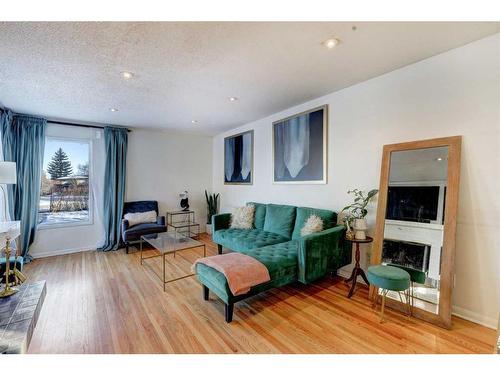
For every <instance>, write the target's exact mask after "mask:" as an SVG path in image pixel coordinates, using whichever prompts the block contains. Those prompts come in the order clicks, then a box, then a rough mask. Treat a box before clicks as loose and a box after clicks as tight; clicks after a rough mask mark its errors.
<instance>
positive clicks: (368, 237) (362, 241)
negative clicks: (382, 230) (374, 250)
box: [344, 236, 373, 243]
mask: <svg viewBox="0 0 500 375" xmlns="http://www.w3.org/2000/svg"><path fill="white" fill-rule="evenodd" d="M344 238H345V240H346V241H349V242H352V243H370V242H372V241H373V238H372V237H370V236H366V238H365V239H364V240H358V239H357V238H353V239H349V238H347V237H344Z"/></svg>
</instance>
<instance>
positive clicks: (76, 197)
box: [38, 137, 91, 227]
mask: <svg viewBox="0 0 500 375" xmlns="http://www.w3.org/2000/svg"><path fill="white" fill-rule="evenodd" d="M90 149H91V147H90V141H89V140H85V139H67V138H52V137H48V138H47V139H46V141H45V152H44V155H43V170H42V185H41V191H40V204H39V209H38V223H39V224H40V225H41V226H42V227H43V226H52V225H58V226H61V225H77V224H89V223H90V222H91V212H90V207H91V203H90V197H89V187H90V182H91V181H90V177H91V176H90V151H91V150H90Z"/></svg>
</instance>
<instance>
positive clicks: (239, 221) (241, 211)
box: [231, 205, 255, 229]
mask: <svg viewBox="0 0 500 375" xmlns="http://www.w3.org/2000/svg"><path fill="white" fill-rule="evenodd" d="M254 214H255V206H252V205H248V206H245V207H236V208H235V209H234V210H233V213H232V214H231V228H239V229H252V228H253V216H254Z"/></svg>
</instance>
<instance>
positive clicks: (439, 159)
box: [434, 158, 443, 161]
mask: <svg viewBox="0 0 500 375" xmlns="http://www.w3.org/2000/svg"><path fill="white" fill-rule="evenodd" d="M434 160H435V161H443V158H436V159H434Z"/></svg>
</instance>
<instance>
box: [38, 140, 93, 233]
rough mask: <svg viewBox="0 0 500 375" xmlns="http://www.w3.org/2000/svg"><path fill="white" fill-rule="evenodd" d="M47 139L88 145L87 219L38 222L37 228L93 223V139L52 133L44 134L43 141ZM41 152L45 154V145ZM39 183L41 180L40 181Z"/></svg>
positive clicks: (66, 226) (77, 225)
mask: <svg viewBox="0 0 500 375" xmlns="http://www.w3.org/2000/svg"><path fill="white" fill-rule="evenodd" d="M48 140H53V141H54V140H55V141H61V142H76V143H87V144H88V145H89V182H88V184H89V203H88V205H89V209H88V212H89V219H88V220H86V221H83V222H73V223H52V224H49V223H40V224H38V225H37V230H50V229H57V228H70V227H81V226H88V225H94V199H93V194H92V192H93V187H92V186H93V182H94V167H93V163H92V155H93V139H92V138H90V137H64V136H53V135H47V136H45V142H47V141H48ZM43 154H44V156H45V146H44V150H43ZM42 171H43V166H42ZM40 184H41V181H40ZM40 198H41V191H40ZM40 198H39V199H38V204H39V205H40ZM39 210H40V208H38V211H37V222H38V215H39V214H40V211H39Z"/></svg>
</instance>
